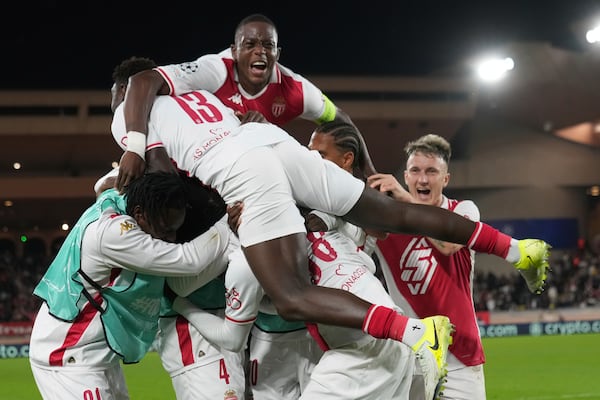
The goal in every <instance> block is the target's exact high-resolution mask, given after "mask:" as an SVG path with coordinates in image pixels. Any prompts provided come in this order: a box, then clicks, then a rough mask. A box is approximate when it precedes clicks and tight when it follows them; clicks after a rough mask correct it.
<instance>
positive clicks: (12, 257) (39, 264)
mask: <svg viewBox="0 0 600 400" xmlns="http://www.w3.org/2000/svg"><path fill="white" fill-rule="evenodd" d="M58 246H59V243H57V245H56V246H53V249H51V251H50V254H47V252H46V251H45V250H43V249H41V248H39V247H38V248H37V250H36V249H33V250H29V251H25V252H24V254H23V255H22V256H20V257H19V256H17V255H16V253H15V251H14V249H12V248H10V247H3V248H0V322H5V321H33V319H34V317H35V313H36V312H37V310H38V307H39V305H40V301H39V299H38V298H37V297H35V296H33V294H32V293H33V289H34V287H35V285H37V283H38V281H39V279H40V278H41V276H42V275H43V273H44V272H45V270H46V268H47V267H48V265H49V264H50V262H51V261H52V259H53V258H54V256H55V254H56V250H57V249H58ZM550 268H551V271H550V273H549V274H548V281H547V286H546V290H544V292H542V294H541V295H534V294H532V293H530V292H529V290H527V286H526V285H525V281H524V280H523V279H522V278H521V276H520V275H519V274H518V273H516V272H515V273H514V274H509V275H506V274H503V275H495V274H493V273H489V272H485V273H484V272H478V271H477V266H476V267H475V270H476V274H475V278H474V279H475V282H474V293H473V298H474V301H475V310H476V311H518V310H532V309H542V310H543V309H548V310H552V309H557V308H567V307H593V306H595V305H600V257H599V256H598V255H596V254H593V253H591V252H590V251H587V250H573V251H559V250H556V251H554V252H553V257H552V259H551V261H550Z"/></svg>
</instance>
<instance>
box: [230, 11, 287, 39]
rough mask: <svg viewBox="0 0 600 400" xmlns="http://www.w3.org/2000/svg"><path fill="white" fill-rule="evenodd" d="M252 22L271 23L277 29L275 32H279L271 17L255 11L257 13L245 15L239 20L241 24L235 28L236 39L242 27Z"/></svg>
mask: <svg viewBox="0 0 600 400" xmlns="http://www.w3.org/2000/svg"><path fill="white" fill-rule="evenodd" d="M251 22H264V23H266V24H269V25H271V26H272V27H273V29H274V30H275V32H277V27H276V26H275V23H274V22H273V21H272V20H271V19H270V18H269V17H267V16H266V15H264V14H260V13H255V14H250V15H248V16H247V17H244V18H243V19H242V20H241V21H240V22H239V24H238V25H237V27H236V28H235V35H234V39H235V38H236V37H237V35H238V32H239V31H240V30H241V29H242V27H244V26H245V25H247V24H249V23H251Z"/></svg>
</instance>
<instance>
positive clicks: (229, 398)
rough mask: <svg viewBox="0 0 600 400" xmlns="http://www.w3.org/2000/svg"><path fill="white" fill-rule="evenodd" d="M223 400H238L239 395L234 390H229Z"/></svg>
mask: <svg viewBox="0 0 600 400" xmlns="http://www.w3.org/2000/svg"><path fill="white" fill-rule="evenodd" d="M223 400H238V395H237V393H236V392H235V390H233V389H228V390H226V391H225V396H224V397H223Z"/></svg>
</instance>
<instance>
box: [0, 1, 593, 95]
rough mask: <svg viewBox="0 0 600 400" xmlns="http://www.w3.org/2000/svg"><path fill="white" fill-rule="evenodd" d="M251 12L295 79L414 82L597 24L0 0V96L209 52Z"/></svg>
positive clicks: (450, 13)
mask: <svg viewBox="0 0 600 400" xmlns="http://www.w3.org/2000/svg"><path fill="white" fill-rule="evenodd" d="M254 12H260V13H263V14H265V15H267V16H268V17H270V18H271V19H272V20H273V21H274V22H275V24H276V25H277V27H278V30H279V39H280V40H279V41H280V43H279V44H280V46H281V47H282V48H283V52H282V55H281V59H280V61H281V62H282V63H283V64H284V65H286V66H289V67H290V68H292V69H293V70H294V71H295V72H298V73H300V74H302V75H307V76H311V75H338V76H339V75H398V76H423V75H430V74H434V73H436V71H438V70H440V69H442V68H445V67H447V66H448V65H451V64H453V63H455V62H457V60H460V59H464V58H465V57H470V56H472V55H474V54H477V53H478V52H481V51H483V50H484V49H488V48H493V47H495V46H499V45H502V44H504V43H507V42H512V41H544V42H549V43H551V44H552V45H553V46H557V47H561V48H566V49H570V50H574V51H579V50H582V49H584V48H585V46H587V43H585V41H584V38H583V37H582V34H581V32H575V31H574V25H575V24H576V23H577V22H578V21H581V20H582V19H589V18H591V17H594V13H596V16H595V17H596V18H600V13H599V12H600V2H599V1H598V0H596V1H584V0H560V1H558V0H550V1H538V0H535V1H483V0H482V1H417V0H414V1H320V2H306V1H300V2H292V1H284V0H281V1H279V2H265V1H261V2H258V1H255V2H243V3H242V2H230V1H220V2H207V1H162V2H160V1H159V2H150V1H147V2H141V1H134V2H128V1H120V2H118V1H95V2H78V3H76V2H68V1H57V0H47V1H33V2H19V3H5V4H4V9H3V10H2V15H3V22H2V26H1V27H0V33H1V36H0V40H1V42H2V65H3V66H2V67H1V70H0V90H2V89H107V88H108V87H110V85H111V72H112V69H113V67H114V66H115V65H117V64H118V63H119V62H120V61H121V60H123V59H124V58H126V57H129V56H132V55H136V56H146V57H151V58H153V59H155V60H156V61H157V62H158V63H159V64H166V63H174V62H183V61H189V60H193V59H195V58H197V57H198V56H200V55H202V54H206V53H214V52H218V51H220V50H222V49H224V48H226V47H227V46H229V44H230V43H231V42H232V41H233V34H234V30H235V27H236V25H237V23H238V22H239V21H240V20H241V19H242V18H243V17H245V16H247V15H249V14H251V13H254ZM584 33H585V31H584Z"/></svg>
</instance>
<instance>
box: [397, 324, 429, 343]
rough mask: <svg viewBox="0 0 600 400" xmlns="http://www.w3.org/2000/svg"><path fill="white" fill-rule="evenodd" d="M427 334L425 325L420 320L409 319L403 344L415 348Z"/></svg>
mask: <svg viewBox="0 0 600 400" xmlns="http://www.w3.org/2000/svg"><path fill="white" fill-rule="evenodd" d="M424 334H425V324H424V323H423V321H421V320H420V319H416V318H409V319H408V322H407V323H406V329H405V330H404V335H403V336H402V343H404V344H406V345H408V346H411V347H412V346H414V344H415V343H417V342H418V341H419V340H421V338H422V337H423V335H424Z"/></svg>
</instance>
